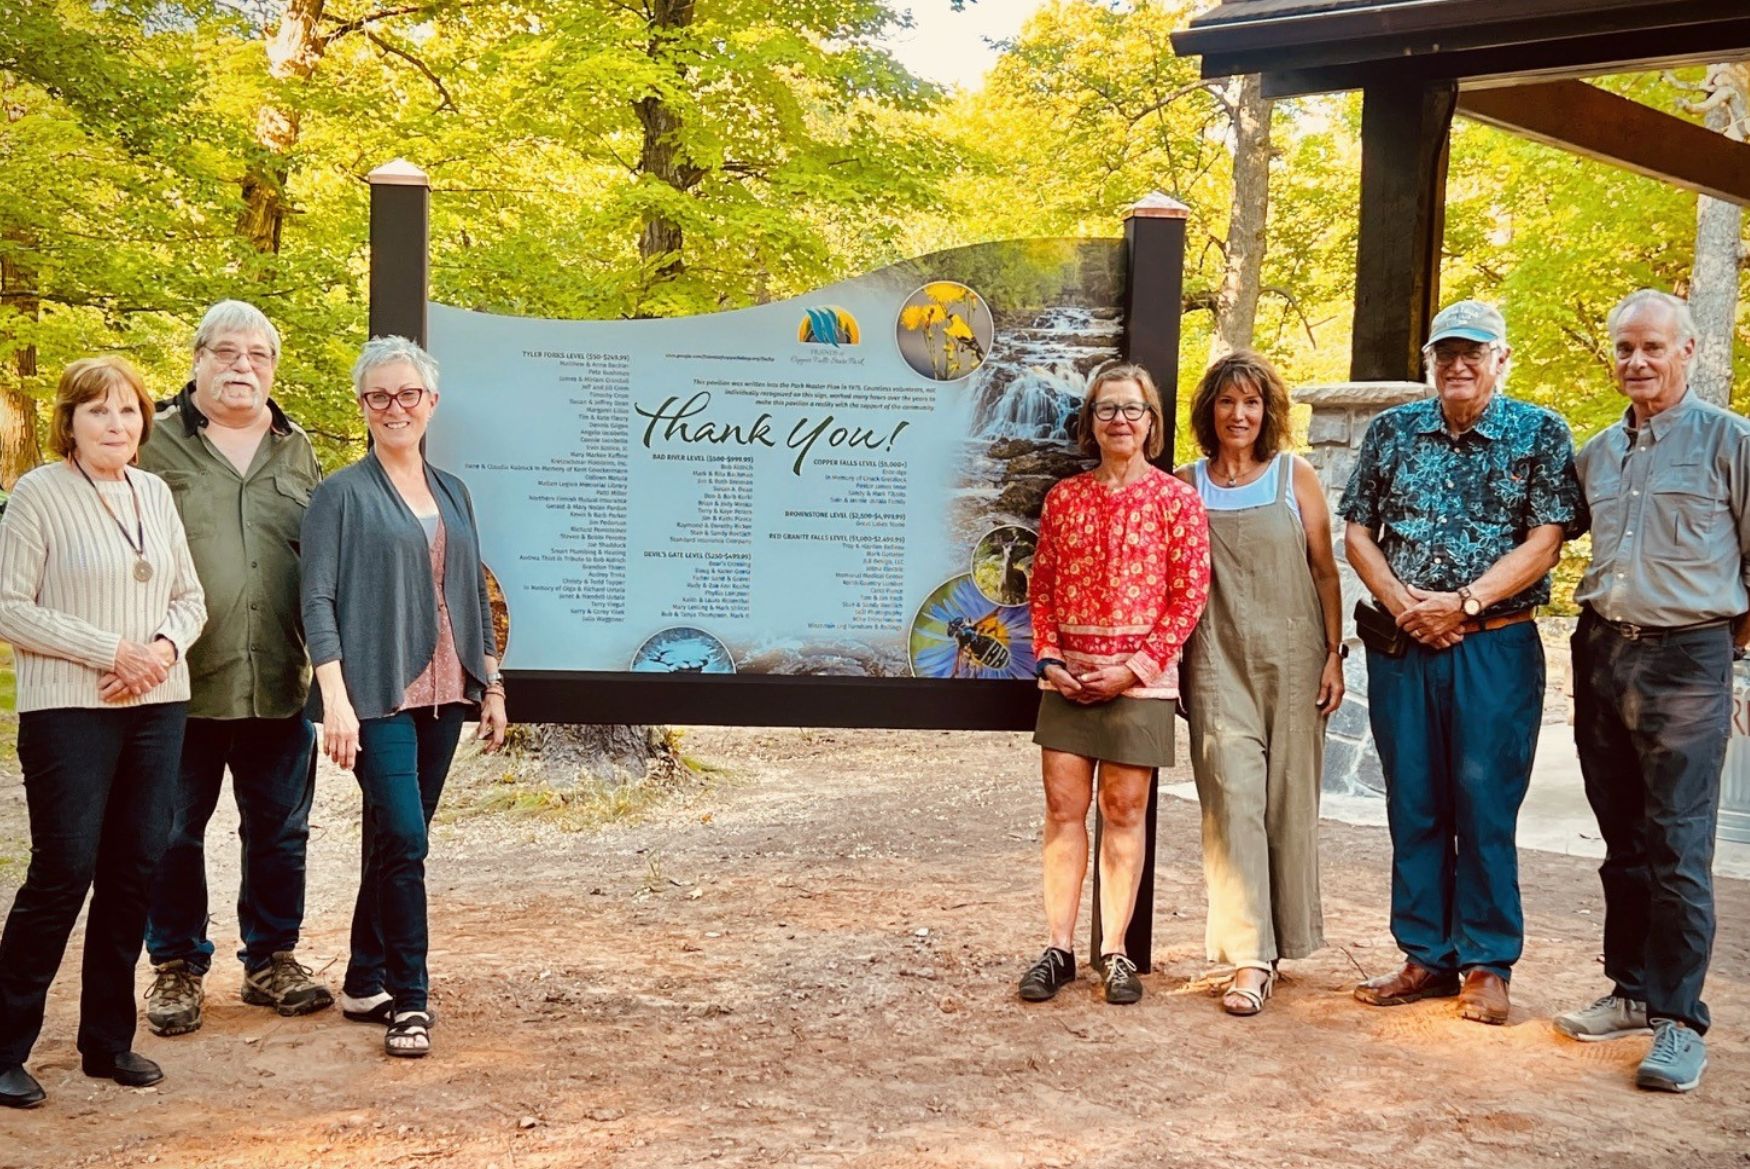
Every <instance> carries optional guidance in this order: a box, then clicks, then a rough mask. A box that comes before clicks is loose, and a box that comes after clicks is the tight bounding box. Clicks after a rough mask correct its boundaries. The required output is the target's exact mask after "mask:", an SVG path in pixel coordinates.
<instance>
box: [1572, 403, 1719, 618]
mask: <svg viewBox="0 0 1750 1169" xmlns="http://www.w3.org/2000/svg"><path fill="white" fill-rule="evenodd" d="M1633 421H1634V413H1633V411H1632V409H1631V410H1629V411H1625V412H1624V415H1623V420H1622V421H1621V422H1618V423H1616V424H1615V425H1613V426H1610V427H1608V428H1607V429H1605V430H1603V431H1600V432H1599V433H1598V434H1597V435H1595V436H1594V437H1593V438H1592V440H1591V441H1590V442H1588V443H1587V444H1586V445H1585V447H1584V448H1583V449H1582V450H1581V451H1580V455H1579V458H1578V459H1577V460H1576V462H1577V466H1578V468H1579V473H1580V485H1581V487H1582V488H1583V489H1584V490H1585V493H1586V512H1585V513H1583V515H1582V524H1581V526H1584V525H1585V524H1586V522H1587V520H1588V519H1589V522H1590V527H1591V529H1592V563H1591V564H1590V565H1589V566H1588V567H1587V569H1586V574H1585V575H1584V576H1583V577H1581V578H1580V587H1579V588H1578V589H1577V590H1575V593H1574V599H1575V600H1576V601H1577V602H1579V603H1580V604H1582V605H1587V606H1590V607H1591V608H1592V609H1594V610H1596V611H1597V612H1598V613H1599V615H1601V616H1602V617H1604V618H1605V619H1606V620H1609V621H1620V622H1627V623H1630V624H1634V625H1643V626H1647V627H1648V628H1653V629H1660V628H1665V629H1668V628H1672V627H1674V626H1681V625H1694V624H1696V623H1698V622H1703V621H1718V620H1724V619H1725V618H1728V617H1736V616H1737V615H1738V614H1740V613H1742V612H1744V611H1745V609H1747V608H1750V421H1746V420H1745V419H1744V418H1742V417H1741V416H1739V415H1737V414H1733V413H1731V412H1730V411H1728V410H1722V409H1720V408H1719V407H1718V406H1715V405H1712V404H1710V403H1708V402H1704V401H1702V400H1701V399H1700V398H1698V397H1696V396H1695V392H1694V391H1693V390H1691V391H1689V392H1688V393H1686V394H1685V395H1684V396H1683V398H1682V399H1681V400H1680V401H1679V402H1678V403H1677V404H1676V405H1675V406H1672V407H1671V408H1670V409H1668V410H1664V411H1661V412H1660V413H1658V414H1655V415H1653V417H1652V418H1651V419H1649V420H1648V422H1647V424H1646V425H1645V426H1642V427H1640V428H1639V429H1638V430H1637V429H1631V427H1630V425H1629V424H1630V423H1632V422H1633ZM1569 534H1570V535H1578V534H1579V532H1578V531H1571V532H1570V533H1569Z"/></svg>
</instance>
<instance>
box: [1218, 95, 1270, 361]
mask: <svg viewBox="0 0 1750 1169" xmlns="http://www.w3.org/2000/svg"><path fill="white" fill-rule="evenodd" d="M1273 105H1274V103H1273V102H1272V101H1271V100H1270V99H1269V98H1267V97H1265V96H1264V86H1263V80H1262V78H1260V77H1259V76H1258V75H1257V74H1256V73H1253V74H1249V75H1247V76H1245V77H1242V78H1241V79H1240V82H1239V90H1238V94H1237V95H1236V97H1235V100H1234V101H1233V104H1232V105H1231V106H1230V111H1231V113H1232V117H1233V131H1234V164H1233V207H1232V210H1231V211H1230V212H1229V215H1228V226H1227V264H1226V268H1225V270H1224V271H1223V273H1222V279H1221V287H1220V288H1219V289H1217V290H1216V293H1215V304H1214V306H1213V307H1214V312H1215V335H1214V337H1212V338H1211V339H1210V342H1209V359H1210V360H1211V361H1214V360H1216V359H1217V358H1219V357H1223V356H1225V355H1227V354H1229V353H1232V352H1233V351H1234V350H1236V349H1247V348H1250V347H1251V344H1252V333H1253V330H1254V329H1255V327H1256V325H1257V321H1258V297H1259V295H1260V294H1261V293H1262V291H1263V274H1264V250H1265V246H1266V244H1265V228H1266V225H1267V224H1268V221H1269V218H1270V157H1271V147H1270V113H1271V109H1272V107H1273Z"/></svg>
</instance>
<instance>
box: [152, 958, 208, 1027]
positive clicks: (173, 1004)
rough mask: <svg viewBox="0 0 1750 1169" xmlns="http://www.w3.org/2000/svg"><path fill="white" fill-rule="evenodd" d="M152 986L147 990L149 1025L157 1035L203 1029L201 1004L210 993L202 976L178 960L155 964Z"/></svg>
mask: <svg viewBox="0 0 1750 1169" xmlns="http://www.w3.org/2000/svg"><path fill="white" fill-rule="evenodd" d="M152 970H153V973H154V977H153V979H152V985H151V986H150V987H148V988H147V990H146V1025H147V1026H148V1027H150V1028H152V1031H153V1032H154V1033H155V1034H158V1035H187V1034H188V1033H189V1032H190V1031H199V1030H200V1029H201V1004H202V1003H204V1002H205V1001H206V998H207V992H206V991H205V989H203V988H202V986H201V976H200V975H199V974H196V973H195V972H194V971H193V970H190V969H189V968H188V963H187V962H184V961H182V960H181V959H178V960H176V961H174V962H166V963H164V964H163V965H162V966H154V967H152Z"/></svg>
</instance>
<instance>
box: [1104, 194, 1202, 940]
mask: <svg viewBox="0 0 1750 1169" xmlns="http://www.w3.org/2000/svg"><path fill="white" fill-rule="evenodd" d="M1190 213H1191V212H1190V208H1188V207H1186V206H1185V205H1184V204H1183V203H1180V202H1179V201H1178V200H1176V199H1170V198H1168V197H1167V196H1165V195H1163V194H1161V193H1160V192H1158V191H1157V192H1155V193H1154V194H1152V195H1149V196H1147V197H1145V198H1143V199H1141V200H1139V201H1138V202H1137V203H1136V204H1134V205H1133V206H1132V207H1131V208H1130V209H1129V210H1128V211H1126V212H1125V213H1124V246H1125V252H1126V259H1127V262H1126V265H1125V267H1126V273H1125V276H1126V278H1125V282H1124V356H1125V359H1126V360H1128V361H1134V362H1135V363H1137V364H1138V365H1140V366H1142V367H1143V368H1144V369H1146V370H1148V371H1149V373H1150V374H1152V375H1153V376H1154V379H1155V385H1156V386H1158V387H1159V388H1160V391H1161V398H1162V405H1163V406H1164V407H1165V408H1166V423H1167V446H1166V450H1165V451H1163V452H1162V454H1161V457H1160V458H1159V459H1157V460H1156V463H1157V464H1158V465H1160V466H1162V467H1164V468H1166V469H1167V470H1171V469H1172V466H1173V419H1174V416H1175V415H1176V414H1177V413H1178V411H1177V408H1176V407H1177V403H1178V400H1179V317H1180V315H1181V313H1182V312H1183V310H1184V299H1185V220H1186V218H1187V217H1188V216H1189V215H1190ZM1160 785H1161V774H1160V772H1159V771H1156V772H1155V773H1154V774H1153V775H1151V776H1150V777H1149V781H1148V811H1147V812H1145V813H1144V817H1145V819H1144V824H1145V825H1146V833H1147V835H1146V837H1145V840H1144V844H1143V854H1142V877H1141V880H1140V881H1139V883H1138V885H1137V889H1136V909H1135V910H1134V911H1133V912H1132V913H1131V915H1130V929H1129V930H1128V931H1126V932H1125V935H1124V952H1125V953H1126V954H1127V955H1129V957H1130V960H1131V961H1133V962H1135V963H1136V968H1137V969H1138V970H1140V971H1143V972H1144V973H1146V972H1147V971H1148V969H1149V967H1150V965H1151V964H1152V962H1153V958H1154V953H1153V951H1154V911H1155V809H1156V807H1157V806H1158V804H1159V801H1160ZM1098 809H1099V805H1098V804H1097V803H1096V805H1095V811H1094V849H1093V853H1094V901H1093V904H1094V920H1093V921H1092V923H1090V926H1089V935H1088V948H1089V951H1090V953H1089V959H1088V960H1089V961H1090V962H1093V963H1096V964H1097V963H1098V962H1099V960H1100V950H1101V931H1100V862H1099V857H1100V838H1101V836H1102V835H1104V828H1105V825H1104V822H1103V821H1102V820H1101V817H1100V813H1099V810H1098Z"/></svg>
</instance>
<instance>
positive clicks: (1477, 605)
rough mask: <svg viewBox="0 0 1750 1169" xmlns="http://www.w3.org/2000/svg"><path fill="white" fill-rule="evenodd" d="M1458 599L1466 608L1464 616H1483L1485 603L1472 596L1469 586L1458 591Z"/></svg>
mask: <svg viewBox="0 0 1750 1169" xmlns="http://www.w3.org/2000/svg"><path fill="white" fill-rule="evenodd" d="M1458 599H1459V602H1460V603H1461V604H1462V605H1463V606H1464V615H1465V616H1466V617H1478V616H1481V615H1482V612H1483V603H1482V602H1481V601H1479V600H1477V599H1476V598H1475V597H1474V596H1472V595H1471V591H1470V586H1469V585H1465V586H1464V587H1463V588H1461V589H1459V590H1458Z"/></svg>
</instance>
